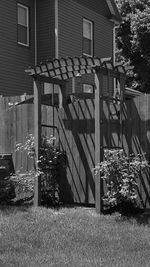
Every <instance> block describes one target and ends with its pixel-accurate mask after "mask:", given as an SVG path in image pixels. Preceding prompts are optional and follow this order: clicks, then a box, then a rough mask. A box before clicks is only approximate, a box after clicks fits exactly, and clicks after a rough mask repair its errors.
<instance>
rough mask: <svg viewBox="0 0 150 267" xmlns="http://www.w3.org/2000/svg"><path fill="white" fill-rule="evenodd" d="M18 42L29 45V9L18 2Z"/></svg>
mask: <svg viewBox="0 0 150 267" xmlns="http://www.w3.org/2000/svg"><path fill="white" fill-rule="evenodd" d="M17 13H18V40H17V41H18V43H19V44H22V45H25V46H29V9H28V7H26V6H24V5H21V4H18V5H17Z"/></svg>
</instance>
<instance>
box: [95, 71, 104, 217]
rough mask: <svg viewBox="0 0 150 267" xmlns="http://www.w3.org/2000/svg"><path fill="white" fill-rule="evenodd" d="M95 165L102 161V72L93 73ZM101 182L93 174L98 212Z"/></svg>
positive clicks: (101, 193) (101, 207) (100, 210)
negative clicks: (94, 87)
mask: <svg viewBox="0 0 150 267" xmlns="http://www.w3.org/2000/svg"><path fill="white" fill-rule="evenodd" d="M95 86H96V90H95V166H96V165H97V164H98V163H100V162H101V161H102V158H103V150H102V149H103V147H102V146H103V144H102V140H103V139H102V138H103V137H102V127H101V125H102V124H101V122H102V121H101V120H102V100H101V99H102V93H103V92H102V90H103V75H102V73H96V74H95ZM102 195H103V183H102V179H101V176H100V174H99V173H98V174H97V175H96V176H95V207H96V211H97V212H98V213H102V211H103V204H102Z"/></svg>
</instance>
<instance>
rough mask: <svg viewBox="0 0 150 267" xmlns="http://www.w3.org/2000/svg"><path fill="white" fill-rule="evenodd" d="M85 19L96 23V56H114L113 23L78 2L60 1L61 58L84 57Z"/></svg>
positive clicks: (72, 0) (71, 0)
mask: <svg viewBox="0 0 150 267" xmlns="http://www.w3.org/2000/svg"><path fill="white" fill-rule="evenodd" d="M78 2H79V1H78ZM81 2H82V1H81ZM83 17H84V18H87V19H89V20H91V21H93V23H94V56H98V57H110V56H112V53H113V31H112V30H113V23H112V22H111V21H109V20H108V19H107V18H106V17H104V16H102V15H101V14H98V13H97V12H94V11H93V10H91V9H89V8H87V7H85V5H81V4H79V3H77V1H74V0H70V1H68V0H63V1H61V0H59V57H65V56H81V55H82V19H83Z"/></svg>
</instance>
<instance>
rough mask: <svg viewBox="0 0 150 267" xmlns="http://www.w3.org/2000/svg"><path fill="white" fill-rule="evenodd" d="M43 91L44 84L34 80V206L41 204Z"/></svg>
mask: <svg viewBox="0 0 150 267" xmlns="http://www.w3.org/2000/svg"><path fill="white" fill-rule="evenodd" d="M41 90H42V83H41V82H39V81H38V80H36V79H35V78H34V141H35V165H36V176H35V182H34V206H36V207H37V206H40V204H41V175H40V174H38V166H39V163H38V161H39V159H40V146H41Z"/></svg>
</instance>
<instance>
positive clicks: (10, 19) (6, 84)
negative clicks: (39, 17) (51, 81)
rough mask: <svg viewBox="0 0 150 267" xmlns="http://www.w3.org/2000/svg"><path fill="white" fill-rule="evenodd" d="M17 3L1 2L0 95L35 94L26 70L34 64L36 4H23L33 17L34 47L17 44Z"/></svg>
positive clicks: (25, 0) (27, 1)
mask: <svg viewBox="0 0 150 267" xmlns="http://www.w3.org/2000/svg"><path fill="white" fill-rule="evenodd" d="M17 3H18V1H16V0H11V1H10V0H1V7H0V36H1V41H0V62H1V64H0V95H20V94H23V93H25V92H26V93H28V94H30V93H31V92H32V80H31V79H30V78H29V77H28V76H27V75H26V74H25V71H24V70H25V68H26V67H28V66H29V65H33V64H34V1H32V0H20V1H19V3H21V4H24V5H27V6H28V7H29V13H30V15H29V16H30V47H24V46H22V45H19V44H18V43H17Z"/></svg>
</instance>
